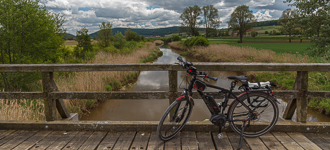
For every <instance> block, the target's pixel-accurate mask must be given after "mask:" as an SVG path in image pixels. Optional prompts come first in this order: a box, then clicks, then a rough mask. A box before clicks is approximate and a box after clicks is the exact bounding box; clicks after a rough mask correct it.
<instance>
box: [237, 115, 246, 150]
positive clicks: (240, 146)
mask: <svg viewBox="0 0 330 150" xmlns="http://www.w3.org/2000/svg"><path fill="white" fill-rule="evenodd" d="M245 123H246V121H243V124H242V130H241V138H240V140H239V145H238V148H237V149H241V148H242V140H243V132H244V128H245Z"/></svg>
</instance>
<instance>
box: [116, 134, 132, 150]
mask: <svg viewBox="0 0 330 150" xmlns="http://www.w3.org/2000/svg"><path fill="white" fill-rule="evenodd" d="M135 134H136V132H123V133H122V134H121V135H120V137H119V139H118V141H117V143H116V145H115V146H114V147H113V150H126V149H129V148H130V146H131V144H132V142H133V139H134V137H135Z"/></svg>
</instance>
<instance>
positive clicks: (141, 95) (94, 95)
mask: <svg viewBox="0 0 330 150" xmlns="http://www.w3.org/2000/svg"><path fill="white" fill-rule="evenodd" d="M50 95H51V96H52V97H53V98H55V99H106V100H108V99H168V98H169V92H166V91H129V92H128V91H112V92H53V93H51V94H50Z"/></svg>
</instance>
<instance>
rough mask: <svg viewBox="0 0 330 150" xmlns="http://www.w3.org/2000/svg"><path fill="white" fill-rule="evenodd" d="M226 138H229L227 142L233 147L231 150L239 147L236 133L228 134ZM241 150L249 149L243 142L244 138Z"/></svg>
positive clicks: (243, 141) (238, 136)
mask: <svg viewBox="0 0 330 150" xmlns="http://www.w3.org/2000/svg"><path fill="white" fill-rule="evenodd" d="M227 136H228V138H229V141H230V143H231V145H232V146H233V149H237V148H238V145H239V140H240V135H238V134H237V133H234V132H228V133H227ZM241 149H242V150H249V149H250V148H249V146H248V144H247V143H246V141H245V140H244V138H243V140H242V148H241Z"/></svg>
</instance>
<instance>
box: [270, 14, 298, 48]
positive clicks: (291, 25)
mask: <svg viewBox="0 0 330 150" xmlns="http://www.w3.org/2000/svg"><path fill="white" fill-rule="evenodd" d="M297 15H298V14H297V10H291V9H286V10H284V11H283V12H282V16H281V17H280V19H279V20H278V23H279V24H281V25H282V26H281V27H280V30H281V31H283V32H285V33H288V34H289V43H291V35H292V34H293V32H295V28H296V27H297V26H298V21H299V18H298V16H297ZM274 31H275V30H274ZM273 34H274V35H275V34H276V32H273Z"/></svg>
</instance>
